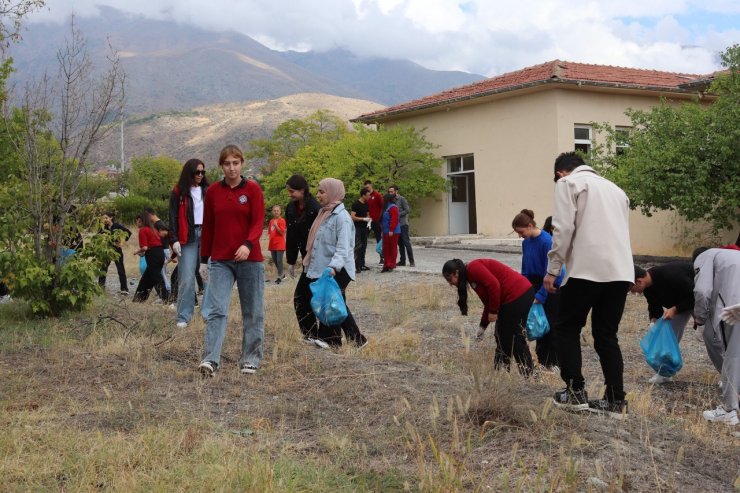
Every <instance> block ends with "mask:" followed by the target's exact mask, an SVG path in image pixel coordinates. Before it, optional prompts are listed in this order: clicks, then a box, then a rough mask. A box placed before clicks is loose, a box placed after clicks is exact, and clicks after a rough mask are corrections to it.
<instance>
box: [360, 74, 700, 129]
mask: <svg viewBox="0 0 740 493" xmlns="http://www.w3.org/2000/svg"><path fill="white" fill-rule="evenodd" d="M710 82H711V78H706V79H701V80H696V81H692V82H689V83H686V84H681V85H680V86H675V87H666V86H658V85H641V84H634V83H617V82H602V81H593V80H579V79H563V78H559V77H557V76H553V77H551V78H549V79H540V80H535V81H531V82H525V83H521V84H515V85H509V86H505V87H499V88H494V89H489V90H484V91H480V92H474V93H470V94H465V95H461V96H457V97H449V98H445V99H440V100H436V101H426V102H425V101H423V99H425V98H422V100H420V101H419V102H418V103H419V104H414V102H413V101H411V102H409V103H406V104H401V105H397V106H396V107H391V108H387V109H381V110H378V111H375V112H372V113H367V114H365V115H360V116H359V117H357V118H354V119H352V120H350V121H352V122H359V123H366V124H370V123H380V122H382V121H384V120H387V119H389V118H392V117H396V116H399V115H403V114H406V113H414V112H419V111H423V110H431V109H434V108H436V107H450V106H458V105H460V104H463V103H467V102H470V101H472V100H475V99H482V98H486V97H490V96H495V95H498V94H504V93H510V92H517V91H523V90H526V89H530V88H536V87H538V86H546V85H566V86H577V87H586V88H602V89H615V90H631V91H644V92H646V93H659V94H677V95H678V94H682V95H685V96H694V95H696V93H697V90H698V89H701V88H705V87H707V86H708V85H709V83H710Z"/></svg>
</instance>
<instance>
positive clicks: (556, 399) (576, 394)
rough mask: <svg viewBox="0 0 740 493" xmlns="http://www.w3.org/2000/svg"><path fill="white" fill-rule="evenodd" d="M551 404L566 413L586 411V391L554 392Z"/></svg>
mask: <svg viewBox="0 0 740 493" xmlns="http://www.w3.org/2000/svg"><path fill="white" fill-rule="evenodd" d="M552 401H553V403H554V404H555V405H556V406H557V407H559V408H561V409H566V410H568V411H588V394H587V393H586V389H581V390H572V389H568V388H565V389H562V390H558V391H557V392H555V393H554V394H553V396H552Z"/></svg>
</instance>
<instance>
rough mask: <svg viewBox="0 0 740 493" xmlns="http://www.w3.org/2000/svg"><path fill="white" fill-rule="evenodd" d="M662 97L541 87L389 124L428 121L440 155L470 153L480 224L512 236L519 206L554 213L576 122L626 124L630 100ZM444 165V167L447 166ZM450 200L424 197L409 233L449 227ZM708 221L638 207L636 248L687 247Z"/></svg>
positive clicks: (642, 104) (654, 251)
mask: <svg viewBox="0 0 740 493" xmlns="http://www.w3.org/2000/svg"><path fill="white" fill-rule="evenodd" d="M657 103H658V98H657V97H648V96H642V95H638V94H630V93H615V92H606V91H605V92H586V91H584V90H572V89H565V88H563V89H561V88H557V89H549V88H542V87H540V88H536V89H533V90H530V91H529V92H525V91H520V92H518V93H517V95H516V96H511V93H509V94H505V95H499V96H497V97H495V98H492V99H490V100H489V101H487V102H477V103H476V104H471V105H469V106H464V107H457V108H441V111H435V112H430V113H427V114H417V115H414V116H410V117H407V118H403V119H399V120H396V121H394V122H389V123H386V124H387V125H393V124H399V123H400V124H404V125H411V126H414V127H415V128H416V129H417V130H421V129H424V128H426V130H424V134H425V136H426V138H427V140H428V141H430V142H432V143H434V144H437V145H439V146H440V147H439V148H438V149H437V150H436V153H437V154H438V155H439V156H441V157H448V156H455V155H462V154H473V155H474V157H475V183H476V214H477V228H478V231H477V232H478V233H482V234H485V235H489V236H493V237H497V238H505V237H515V233H513V231H512V229H511V220H512V219H513V217H514V216H515V215H516V214H517V213H518V212H519V211H520V210H521V209H523V208H528V209H532V210H534V212H535V218H536V220H537V221H538V223H539V224H542V222H544V219H545V218H546V217H547V216H548V215H551V214H552V202H553V187H554V182H553V171H552V166H553V162H554V160H555V157H556V156H557V155H558V154H559V153H560V152H564V151H572V150H573V149H574V138H573V127H574V125H575V124H589V123H590V122H594V121H595V122H610V123H611V124H613V125H618V126H628V125H629V124H630V120H629V118H628V117H627V116H626V115H625V114H624V111H625V110H626V109H627V108H634V109H648V108H650V107H651V106H653V105H655V104H657ZM440 173H441V174H443V175H446V168H443V169H441V170H440ZM447 200H448V199H447V196H446V195H445V194H440V196H439V197H436V198H429V199H426V200H424V201H423V202H422V203H421V204H420V209H421V211H420V212H421V216H420V217H418V218H415V219H412V220H411V231H412V234H414V235H420V236H430V235H446V234H448V233H449V224H448V207H447ZM704 229H705V230H704V231H702V228H697V227H692V228H688V229H687V226H686V224H685V223H684V222H682V221H681V220H680V219H678V218H677V216H676V215H675V214H673V213H666V212H660V213H657V214H655V215H654V216H653V217H646V216H644V215H642V214H640V213H639V212H637V211H634V212H633V213H632V215H631V220H630V235H631V241H632V247H633V253H635V254H639V255H688V254H689V253H690V252H691V250H692V249H693V247H694V246H695V245H697V244H698V243H701V242H702V240H701V239H700V238H702V237H703V238H708V235H707V233H706V228H704ZM732 236H733V234H732V233H728V234H727V235H726V236H725V238H723V240H724V241H726V243H730V242H734V240H735V238H734V237H732ZM730 237H732V238H730ZM697 242H698V243H697Z"/></svg>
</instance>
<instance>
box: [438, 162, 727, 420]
mask: <svg viewBox="0 0 740 493" xmlns="http://www.w3.org/2000/svg"><path fill="white" fill-rule="evenodd" d="M554 172H555V176H554V181H555V182H556V185H555V207H554V214H553V216H552V228H553V229H552V236H550V234H549V233H548V232H546V231H543V230H541V229H539V228H537V226H536V223H535V222H534V213H533V212H532V211H530V210H526V209H525V210H522V211H521V213H520V214H518V215H517V216H516V217H515V218H514V220H513V223H512V227H513V228H514V230H515V231H516V232H517V233H518V234H519V236H520V237H522V238H524V241H523V242H522V248H523V256H522V273H521V274H519V273H517V272H516V271H514V270H513V269H511V268H510V267H508V266H506V265H504V264H502V263H501V262H498V261H496V260H493V259H478V260H473V261H471V262H469V263H468V264H465V263H464V262H462V261H461V260H459V259H453V260H450V261H448V262H446V263H445V264H444V266H443V268H442V273H443V275H444V277H445V279H446V280H447V282H448V283H449V284H451V285H453V286H455V287H456V288H457V298H458V305H459V307H460V311H461V312H462V313H463V314H467V311H468V304H467V296H468V287H470V288H472V289H473V291H475V293H476V294H477V295H478V296H479V298H480V299H481V301H482V303H483V314H482V316H481V321H480V328H479V331H478V338H481V337H482V336H483V334H484V332H485V330H486V328H487V327H488V325H489V323H491V322H495V324H496V326H495V332H494V337H495V340H496V354H495V361H494V363H495V365H496V366H497V367H504V368H508V367H509V366H510V364H511V361H512V359H513V360H514V362H516V364H517V366H518V367H519V370H520V371H521V372H522V373H523V374H525V375H530V374H531V373H532V370H533V361H532V356H531V354H530V352H529V347H528V345H527V342H526V339H525V336H524V330H523V328H524V327H525V326H526V319H527V315H528V312H529V310H530V308H531V305H532V304H533V303H542V304H543V305H544V308H545V313H546V315H547V318H548V322H549V324H550V327H551V328H552V330H551V332H550V333H549V336H548V337H546V338H543V339H541V340H539V341H538V342H537V355H538V358H539V360H540V363H541V364H542V365H543V366H545V367H550V368H551V369H555V368H558V367H559V371H560V376H561V378H562V379H563V381H564V382H565V384H566V387H565V388H564V389H562V390H560V391H558V392H556V393H555V394H554V395H553V402H554V404H555V405H556V406H558V407H561V408H564V409H568V410H572V411H591V412H594V413H600V414H606V415H609V416H611V417H614V418H622V417H623V416H625V415H626V414H627V411H628V403H627V401H626V399H625V391H624V383H623V373H624V363H623V359H622V353H621V350H620V347H619V341H618V338H617V331H618V328H619V323H620V321H621V318H622V313H623V311H624V307H625V303H626V297H627V293H628V292H633V293H643V294H644V295H645V297H646V299H647V301H648V314H649V318H650V323H651V324H652V323H654V322H655V321H656V320H657V319H658V318H660V317H663V318H664V319H665V320H668V321H669V322H670V323H671V326H672V328H673V330H674V333H675V335H676V337H677V339H678V340H679V341H680V339H681V336H682V335H683V330H684V328H685V326H686V324H687V323H688V321H689V318H690V317H691V316H692V315H693V317H694V320H695V322H696V324H698V325H704V329H703V339H704V341H705V343H706V347H707V353H708V355H709V358H710V360H711V361H712V363H713V364H714V366H715V368H716V369H717V371H718V372H720V375H721V378H720V386H721V388H722V404H721V405H720V406H718V407H717V408H716V409H712V410H707V411H704V412H703V417H704V418H705V419H706V420H708V421H713V422H722V423H725V424H728V425H732V426H734V425H737V424H738V416H737V411H738V393H739V392H740V334H736V333H735V332H737V328H738V321H740V251H738V250H740V237H739V238H738V242H737V243H736V244H735V245H729V246H727V247H723V248H712V249H701V250H697V251H696V252H695V254H694V261H693V263H689V262H672V263H668V264H665V265H662V266H658V267H654V268H652V269H649V270H647V271H645V270H643V269H642V268H640V267H638V266H636V265H635V264H634V263H633V260H632V253H631V249H630V237H629V221H628V214H629V201H628V199H627V196H626V194H625V193H624V192H623V191H622V190H621V189H620V188H619V187H617V186H616V185H615V184H614V183H612V182H610V181H609V180H606V179H605V178H603V177H601V176H599V175H598V174H597V173H596V172H595V171H594V170H593V169H592V168H591V167H590V166H587V165H586V163H585V162H584V161H583V159H582V158H581V157H580V156H579V155H577V154H576V153H572V152H569V153H563V154H561V155H559V156H558V158H557V159H556V160H555V165H554ZM548 219H549V218H548ZM704 250H706V251H704ZM566 266H567V272H566V269H565V267H566ZM589 312H590V313H591V327H592V334H593V338H594V349H595V350H596V352H597V354H598V356H599V361H600V363H601V368H602V371H603V374H604V380H605V392H604V395H603V397H602V398H601V399H595V400H589V399H588V395H587V392H586V389H585V379H584V377H583V374H582V361H581V346H580V340H581V337H580V333H581V330H582V328H583V327H584V325H585V324H586V319H587V316H588V314H589ZM669 380H670V378H668V377H663V376H661V375H660V374H656V375H654V376H653V377H651V378H650V380H649V381H650V382H651V383H654V384H661V383H665V382H667V381H669Z"/></svg>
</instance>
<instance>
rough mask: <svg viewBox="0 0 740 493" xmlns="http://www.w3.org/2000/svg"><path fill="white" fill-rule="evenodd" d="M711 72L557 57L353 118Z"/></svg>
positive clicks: (668, 81)
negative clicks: (533, 90)
mask: <svg viewBox="0 0 740 493" xmlns="http://www.w3.org/2000/svg"><path fill="white" fill-rule="evenodd" d="M711 77H712V76H711V75H697V74H679V73H673V72H660V71H658V70H643V69H635V68H626V67H613V66H610V65H591V64H587V63H574V62H564V61H561V60H553V61H551V62H547V63H543V64H540V65H534V66H532V67H527V68H524V69H522V70H517V71H516V72H509V73H507V74H503V75H498V76H496V77H491V78H490V79H486V80H483V81H481V82H476V83H473V84H469V85H466V86H461V87H455V88H453V89H449V90H447V91H442V92H439V93H436V94H432V95H430V96H425V97H423V98H420V99H415V100H413V101H408V102H406V103H401V104H398V105H396V106H390V107H388V108H384V109H382V110H378V111H374V112H372V113H366V114H364V115H361V116H359V117H357V118H356V119H355V120H353V121H361V122H366V123H371V122H373V121H376V119H378V118H382V117H386V116H390V115H393V114H398V113H406V112H409V111H414V110H420V109H424V108H432V107H435V106H440V105H443V104H447V103H453V102H457V101H463V100H468V99H474V98H478V97H483V96H488V95H491V94H496V93H501V92H508V91H515V90H517V89H523V88H526V87H531V86H536V85H542V84H547V83H553V82H555V83H558V82H559V83H570V84H579V85H591V86H606V87H620V88H636V89H645V90H653V91H671V92H688V88H684V87H682V86H684V85H688V84H692V83H696V82H700V81H706V80H708V79H709V78H711Z"/></svg>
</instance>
